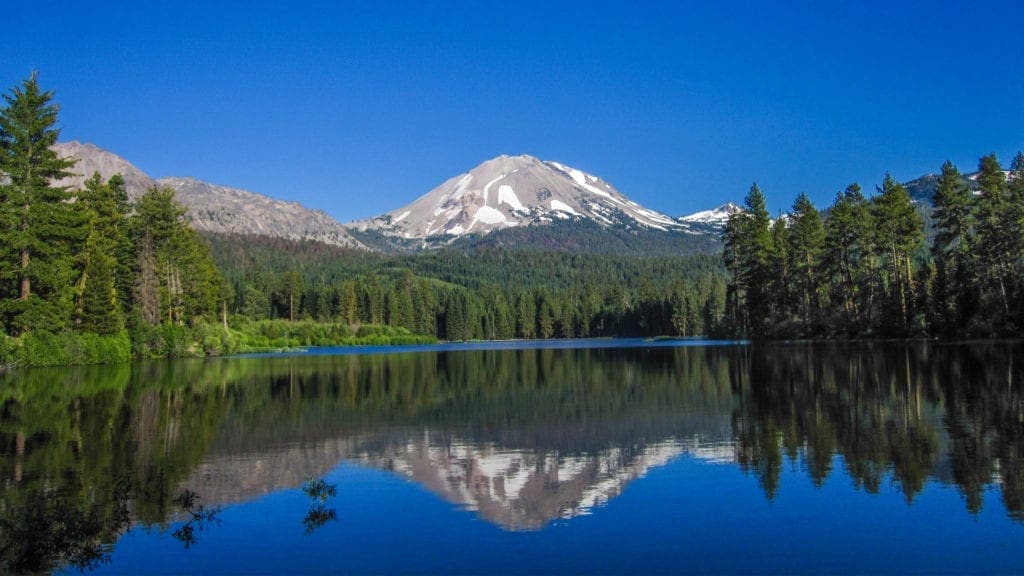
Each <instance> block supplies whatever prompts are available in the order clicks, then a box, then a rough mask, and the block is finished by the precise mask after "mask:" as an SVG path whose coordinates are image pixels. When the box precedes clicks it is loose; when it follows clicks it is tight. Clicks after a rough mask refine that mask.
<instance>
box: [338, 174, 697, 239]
mask: <svg viewBox="0 0 1024 576" xmlns="http://www.w3.org/2000/svg"><path fill="white" fill-rule="evenodd" d="M709 212H710V211H709ZM580 220H586V221H590V222H594V223H596V224H598V225H600V226H603V227H626V228H630V229H636V230H653V231H660V232H682V233H686V232H690V233H699V234H703V233H706V232H707V230H706V229H705V227H704V224H705V223H704V222H702V221H698V220H694V221H686V220H677V219H674V218H672V217H670V216H667V215H665V214H662V213H660V212H657V211H654V210H650V209H648V208H645V207H643V206H641V205H640V204H638V203H636V202H634V201H633V200H630V199H629V198H627V197H626V196H625V195H624V194H622V193H621V192H619V191H618V190H616V189H615V187H614V186H612V185H611V184H609V183H608V182H606V181H604V180H602V179H601V178H599V177H597V176H594V175H592V174H587V173H586V172H583V171H581V170H578V169H576V168H572V167H570V166H566V165H565V164H560V163H558V162H549V161H544V160H541V159H539V158H535V157H533V156H527V155H523V156H498V157H497V158H492V159H491V160H488V161H486V162H484V163H483V164H480V165H479V166H477V167H476V168H473V169H472V170H470V171H469V172H466V173H464V174H460V175H458V176H455V177H454V178H451V179H449V180H447V181H446V182H444V183H442V184H441V185H440V186H438V187H436V188H434V189H433V190H431V191H430V192H428V193H426V194H425V195H423V196H421V197H420V198H418V199H417V200H415V201H414V202H412V203H411V204H408V205H406V206H403V207H402V208H398V209H397V210H392V211H391V212H388V213H386V214H383V215H381V216H378V217H376V218H372V219H369V220H362V221H357V222H353V223H352V224H350V226H352V227H353V228H354V229H356V230H359V231H374V232H377V233H380V234H382V235H385V236H392V237H398V238H403V239H409V240H417V241H420V242H422V244H423V245H436V244H443V243H449V242H451V241H453V240H456V239H459V238H462V237H465V236H468V235H472V234H487V233H489V232H492V231H496V230H507V229H511V228H521V227H528V226H537V225H545V224H551V223H554V222H559V221H580Z"/></svg>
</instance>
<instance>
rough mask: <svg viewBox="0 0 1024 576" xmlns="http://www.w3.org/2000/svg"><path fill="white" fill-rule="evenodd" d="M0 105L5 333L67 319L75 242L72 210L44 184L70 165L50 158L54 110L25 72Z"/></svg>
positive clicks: (56, 325) (0, 274)
mask: <svg viewBox="0 0 1024 576" xmlns="http://www.w3.org/2000/svg"><path fill="white" fill-rule="evenodd" d="M3 99H4V103H5V107H4V108H3V109H2V110H0V173H3V174H4V175H5V176H6V178H5V181H4V182H3V183H2V184H0V245H2V246H3V247H4V248H3V252H2V255H3V257H4V258H3V261H2V262H0V300H2V301H3V306H2V312H3V316H4V322H3V323H4V325H5V328H6V329H7V331H8V332H9V333H20V332H25V331H28V330H31V329H45V330H59V329H61V328H64V327H67V326H68V325H69V323H70V320H71V312H72V308H73V299H74V290H73V286H74V284H75V270H74V262H73V257H72V250H73V248H74V247H75V246H76V245H80V243H81V242H82V232H81V231H82V226H81V217H80V214H79V212H80V211H79V209H78V207H76V206H75V205H74V204H73V203H69V202H68V200H69V199H70V194H69V193H68V192H67V190H65V189H64V188H60V187H56V186H54V185H53V184H52V182H54V181H56V180H59V179H60V178H62V177H65V176H68V175H69V172H68V169H69V168H71V167H72V166H73V165H74V162H72V161H70V160H65V159H62V158H60V157H58V156H57V153H56V152H54V151H53V149H52V146H53V145H54V144H55V143H56V142H57V138H58V135H59V130H58V128H57V127H56V125H57V116H58V113H59V107H58V106H57V105H56V104H54V103H52V100H53V93H52V92H44V91H41V90H40V88H39V84H38V82H37V78H36V74H35V73H33V74H32V75H31V76H30V77H29V78H28V79H26V80H25V81H24V82H22V85H21V86H20V87H15V88H13V89H12V90H11V93H10V94H9V95H4V96H3Z"/></svg>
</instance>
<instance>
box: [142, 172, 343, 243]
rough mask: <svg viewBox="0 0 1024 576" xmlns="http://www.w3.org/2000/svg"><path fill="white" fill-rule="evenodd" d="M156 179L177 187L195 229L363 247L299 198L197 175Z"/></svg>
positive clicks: (324, 214)
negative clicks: (285, 197)
mask: <svg viewBox="0 0 1024 576" xmlns="http://www.w3.org/2000/svg"><path fill="white" fill-rule="evenodd" d="M157 182H158V183H159V184H160V186H166V187H168V188H170V189H172V190H174V192H175V197H176V198H177V199H178V201H179V202H181V203H182V204H184V205H185V206H187V207H188V217H189V219H190V220H191V222H192V226H193V227H194V228H195V229H196V230H203V231H207V232H218V233H227V234H253V235H257V236H270V237H273V238H287V239H290V240H313V241H316V242H322V243H324V244H331V245H333V246H346V247H349V248H361V247H363V246H362V244H361V243H359V242H358V241H357V240H355V239H354V238H352V236H350V235H349V233H348V230H347V229H346V228H345V227H344V226H342V225H341V223H340V222H338V221H337V220H335V219H334V218H332V217H331V216H330V215H328V214H327V213H326V212H323V211H322V210H310V209H309V208H306V207H305V206H303V205H301V204H299V203H298V202H285V201H283V200H275V199H273V198H270V197H269V196H263V195H262V194H256V193H253V192H248V191H246V190H239V189H238V188H229V187H227V186H217V185H216V184H208V183H206V182H202V181H199V180H196V179H195V178H161V179H160V180H158V181H157Z"/></svg>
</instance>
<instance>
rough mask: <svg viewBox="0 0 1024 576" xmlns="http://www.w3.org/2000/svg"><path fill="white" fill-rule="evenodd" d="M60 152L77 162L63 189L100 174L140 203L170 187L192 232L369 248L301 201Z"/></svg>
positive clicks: (77, 148)
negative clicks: (120, 180) (117, 178)
mask: <svg viewBox="0 0 1024 576" xmlns="http://www.w3.org/2000/svg"><path fill="white" fill-rule="evenodd" d="M55 149H56V150H57V153H58V154H60V155H61V156H62V157H65V158H74V159H76V160H77V162H78V163H77V164H76V165H75V167H74V168H72V172H73V173H74V174H75V175H74V176H72V177H69V178H65V179H64V180H61V181H60V182H59V183H58V184H60V185H64V186H71V187H79V186H81V185H82V183H83V182H85V180H86V179H88V178H89V177H91V176H92V175H93V174H94V173H95V172H99V173H100V176H102V177H103V178H104V179H107V178H110V177H111V176H113V175H114V174H121V175H122V176H123V177H124V179H125V184H126V188H127V191H128V197H129V198H131V199H134V198H138V197H139V196H141V195H142V194H144V193H145V192H146V190H148V189H149V188H152V187H153V186H168V187H170V188H172V189H173V190H174V191H175V192H176V195H177V199H178V201H179V202H181V203H182V204H183V205H184V206H185V208H186V209H187V217H188V218H189V220H190V221H191V224H192V227H193V228H195V229H196V230H199V231H202V232H218V233H235V234H252V235H258V236H270V237H275V238H287V239H291V240H313V241H317V242H322V243H325V244H331V245H334V246H344V247H350V248H363V247H364V246H363V245H362V243H360V242H359V241H358V240H356V239H354V238H353V237H352V236H351V234H349V232H348V229H346V228H345V227H344V226H342V224H341V223H340V222H338V221H337V220H335V219H334V218H332V217H331V216H330V215H328V214H327V213H326V212H323V211H320V210H310V209H309V208H306V207H304V206H302V205H301V204H299V203H297V202H285V201H282V200H275V199H273V198H270V197H269V196H264V195H262V194H257V193H255V192H249V191H246V190H239V189H237V188H229V187H226V186H217V185H215V184H208V183H206V182H201V181H199V180H196V179H194V178H161V179H159V180H154V179H153V178H151V177H150V176H148V175H147V174H146V173H144V172H143V171H142V170H139V169H138V168H137V167H135V166H133V165H132V164H131V163H130V162H128V161H127V160H125V159H124V158H122V157H120V156H118V155H117V154H114V153H113V152H109V151H107V150H103V149H102V148H99V147H97V146H94V145H92V144H84V143H81V142H62V143H59V144H57V145H56V146H55Z"/></svg>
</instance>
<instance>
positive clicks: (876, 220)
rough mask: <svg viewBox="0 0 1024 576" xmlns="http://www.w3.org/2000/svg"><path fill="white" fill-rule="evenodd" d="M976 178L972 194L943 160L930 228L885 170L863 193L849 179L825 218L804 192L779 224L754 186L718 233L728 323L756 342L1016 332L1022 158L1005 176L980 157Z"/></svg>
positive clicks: (1022, 309)
mask: <svg viewBox="0 0 1024 576" xmlns="http://www.w3.org/2000/svg"><path fill="white" fill-rule="evenodd" d="M974 181H975V182H976V185H977V190H971V188H970V187H969V186H968V185H967V184H966V183H965V179H964V178H963V176H962V175H961V174H960V172H959V170H958V169H957V168H956V166H954V165H953V164H952V163H951V162H946V163H945V164H944V165H943V166H942V170H941V175H940V176H939V178H938V188H937V190H936V192H935V194H934V197H933V200H932V203H933V211H932V214H931V220H932V223H931V225H932V229H931V230H928V229H926V224H925V222H924V220H923V219H922V217H921V215H920V214H919V212H918V211H917V210H915V206H914V202H913V201H912V200H911V197H910V195H909V194H908V193H907V190H906V189H905V188H904V187H903V186H902V185H901V184H899V183H897V182H896V181H895V180H893V178H892V177H891V176H889V175H886V177H885V179H884V181H883V182H882V186H881V187H880V188H879V189H878V193H877V194H876V195H874V196H873V197H872V198H870V199H869V198H866V197H865V196H864V194H863V193H862V192H861V189H860V187H859V186H858V185H856V184H852V185H850V186H849V187H848V188H847V189H846V190H845V191H843V192H841V193H839V194H837V195H836V198H835V201H834V202H833V204H832V205H831V206H830V207H829V208H828V210H827V212H826V214H825V215H824V216H823V215H822V214H821V213H820V212H819V211H818V209H817V208H815V206H814V205H813V204H812V203H811V201H810V200H809V199H808V198H807V196H806V195H803V194H801V195H800V196H798V197H797V199H796V201H795V202H794V203H793V209H792V211H791V212H790V213H789V214H787V215H785V216H780V217H779V218H777V219H775V220H774V221H773V220H771V219H770V217H769V214H768V210H767V208H766V201H765V196H764V193H763V192H762V191H761V190H760V188H758V186H757V184H754V185H753V186H752V187H751V189H750V192H749V193H748V194H747V197H746V199H745V206H744V208H745V210H744V211H743V212H741V213H738V214H735V215H734V216H733V217H732V218H731V219H730V220H729V222H728V225H727V227H726V231H725V235H724V243H725V249H724V252H723V260H724V263H725V265H726V267H727V268H728V270H729V278H730V280H729V287H728V298H727V302H726V315H725V318H724V319H723V327H724V329H725V330H726V331H727V332H728V333H731V334H734V335H741V336H744V337H751V338H793V337H805V338H806V337H814V338H818V337H826V338H833V337H908V336H911V337H912V336H924V335H932V336H938V337H960V338H962V337H998V336H1016V335H1019V333H1020V332H1019V331H1020V328H1021V325H1022V320H1024V231H1022V225H1024V154H1021V153H1018V154H1017V156H1016V157H1015V158H1014V160H1013V163H1012V166H1011V170H1009V171H1008V172H1007V171H1004V170H1003V168H1002V167H1001V166H1000V164H999V162H998V160H997V159H996V156H995V155H994V154H991V155H988V156H985V157H983V158H982V159H981V160H980V162H979V166H978V173H977V175H976V176H975V177H974ZM926 232H928V234H926ZM926 238H931V242H930V246H929V245H927V244H926V241H925V239H926Z"/></svg>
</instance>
